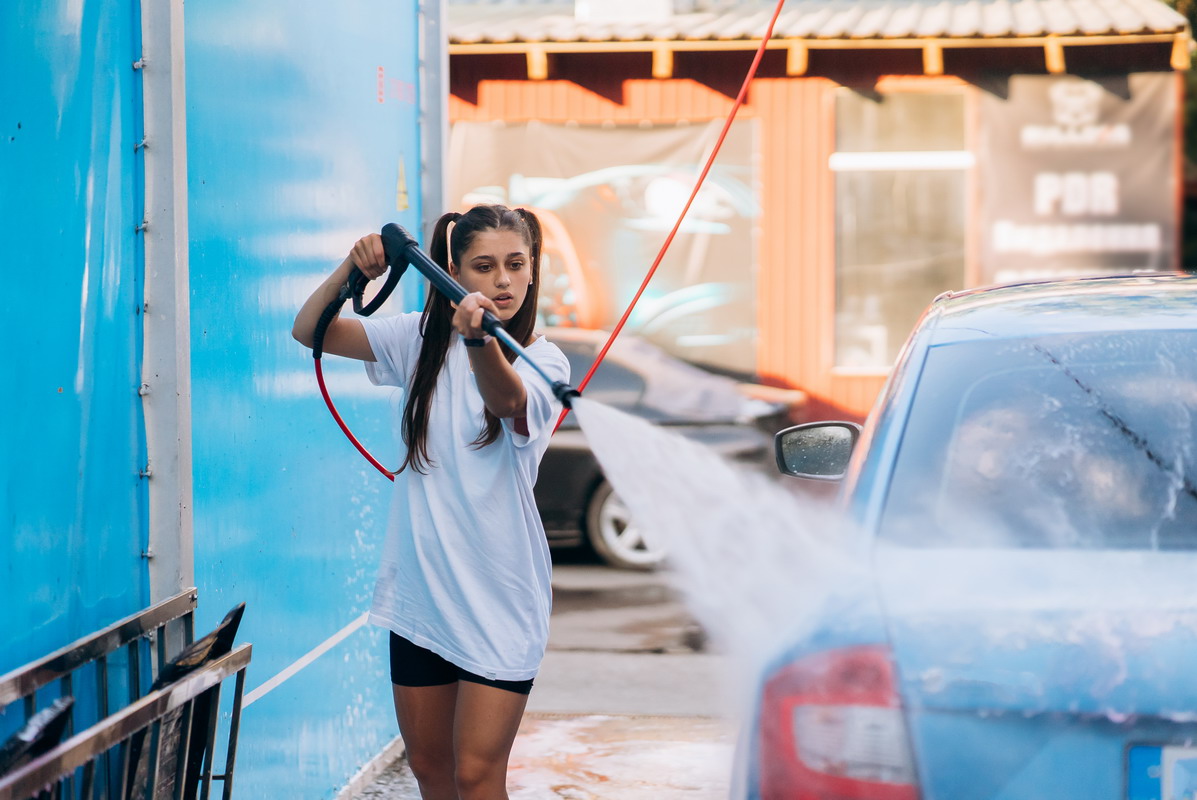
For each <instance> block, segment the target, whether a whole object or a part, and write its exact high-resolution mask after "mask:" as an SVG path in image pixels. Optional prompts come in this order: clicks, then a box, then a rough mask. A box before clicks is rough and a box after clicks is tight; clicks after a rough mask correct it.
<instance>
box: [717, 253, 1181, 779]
mask: <svg viewBox="0 0 1197 800" xmlns="http://www.w3.org/2000/svg"><path fill="white" fill-rule="evenodd" d="M1195 353H1197V278H1194V277H1185V276H1180V275H1167V276H1145V275H1144V276H1132V277H1123V278H1100V279H1076V280H1071V281H1060V282H1043V283H1032V284H1021V285H1011V286H1004V287H996V288H990V289H983V290H973V291H968V292H960V293H949V294H945V295H943V296H941V297H940V298H938V299H937V300H936V301H935V302H934V303H933V304H932V305H931V307H930V309H929V310H928V311H927V313H926V314H925V315H924V316H923V318H922V320H921V321H920V323H919V324H918V326H917V327H916V328H915V330H914V333H913V334H912V336H911V338H910V340H909V341H908V343H907V344H906V347H905V348H904V350H903V353H902V355H901V356H900V357H899V359H898V363H897V365H896V367H895V368H894V371H893V373H892V375H891V377H890V379H889V382H888V383H887V385H886V388H885V390H884V391H883V393H882V396H881V399H880V401H879V403H878V405H877V407H876V409H875V410H874V412H873V414H872V416H871V417H870V418H869V420H868V422H867V424H866V425H865V427H864V429H863V431H861V430H860V428H859V426H856V425H852V424H848V423H836V422H823V423H810V424H808V425H802V426H798V427H796V428H792V429H789V430H786V431H783V432H782V433H781V434H779V435H778V441H777V444H778V463H779V466H780V467H781V468H782V470H783V471H785V472H787V473H789V474H791V475H795V476H797V477H802V478H821V479H824V480H842V487H843V493H842V495H841V500H842V503H843V507H844V510H845V512H846V514H847V517H848V521H849V522H850V523H851V524H850V525H846V526H845V530H843V531H834V530H831V531H819V532H818V533H821V534H824V535H825V536H826V537H836V536H839V537H840V538H834V539H833V541H837V542H841V543H843V544H844V546H845V548H848V547H849V544H848V543H849V542H850V541H851V542H854V543H857V544H859V545H860V547H861V548H862V551H860V552H859V556H858V558H856V559H854V560H853V561H852V563H853V564H858V565H860V567H861V569H860V570H859V572H860V573H861V578H860V580H859V583H860V584H861V585H860V586H859V587H858V588H857V589H855V590H853V588H852V587H853V586H854V585H855V582H854V581H853V580H852V579H851V578H852V575H850V574H849V573H847V572H845V573H844V574H843V575H839V574H836V575H832V576H830V577H829V579H828V582H829V585H832V586H833V587H834V588H835V591H839V592H842V596H839V597H837V596H834V595H832V596H830V597H828V598H827V599H825V600H824V602H823V604H822V606H821V607H819V604H817V603H812V604H811V605H812V608H809V609H799V608H794V609H792V610H791V611H790V613H792V614H794V615H795V616H797V615H799V614H802V613H807V614H810V615H811V616H812V617H814V618H813V619H812V620H810V622H809V624H807V625H805V626H804V627H803V628H802V630H801V633H800V635H798V636H797V637H793V638H790V637H788V636H787V635H786V634H781V633H779V641H777V642H773V643H771V646H770V648H769V649H770V650H771V651H772V653H773V655H772V657H771V658H770V659H769V660H768V663H767V664H766V665H765V666H764V669H763V670H762V673H761V676H760V678H759V681H758V682H757V683H756V686H755V688H756V698H757V700H756V707H755V709H754V712H755V723H754V724H753V725H751V726H749V728H748V730H749V731H750V734H749V736H748V740H749V741H748V742H747V747H746V748H745V749H744V751H742V761H741V764H743V765H744V766H745V769H743V771H742V772H743V775H744V777H745V784H746V785H744V786H740V787H738V788H739V791H738V792H736V793H735V795H734V796H737V797H741V796H745V797H748V798H758V799H760V800H783V799H784V800H818V799H822V798H831V797H835V798H849V797H853V798H866V797H867V798H875V800H932V799H934V800H1043V798H1053V800H1072V799H1074V798H1075V800H1082V799H1083V800H1149V799H1151V800H1162V799H1166V800H1182V798H1191V797H1193V796H1194V794H1193V793H1194V792H1195V791H1197V681H1194V680H1193V669H1194V665H1197V593H1195V592H1194V591H1193V587H1194V583H1195V580H1197V357H1195V355H1194V354H1195ZM799 522H800V521H799V520H795V524H798V523H799ZM849 533H852V534H856V533H859V534H861V536H860V538H859V541H858V539H857V537H856V536H855V535H853V536H851V537H849V536H848V534H849ZM850 552H853V553H858V551H857V550H856V549H855V545H853V549H852V550H851V551H850ZM824 572H826V570H825V571H824ZM853 574H854V573H853ZM791 577H793V580H795V581H797V580H801V578H800V577H797V576H791Z"/></svg>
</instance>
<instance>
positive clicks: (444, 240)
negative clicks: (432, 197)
mask: <svg viewBox="0 0 1197 800" xmlns="http://www.w3.org/2000/svg"><path fill="white" fill-rule="evenodd" d="M459 219H461V214H459V213H457V212H456V211H450V212H449V213H448V214H442V215H441V218H440V219H438V220H437V221H436V224H435V225H433V226H432V239H431V240H430V241H429V243H428V254H429V255H431V256H432V260H433V261H435V262H436V265H437V266H438V267H440V268H441V269H443V270H444V271H445V272H448V271H449V262H450V261H451V260H452V258H451V256H450V253H449V244H450V242H449V225H451V224H452V223H454V222H457V221H458V220H459Z"/></svg>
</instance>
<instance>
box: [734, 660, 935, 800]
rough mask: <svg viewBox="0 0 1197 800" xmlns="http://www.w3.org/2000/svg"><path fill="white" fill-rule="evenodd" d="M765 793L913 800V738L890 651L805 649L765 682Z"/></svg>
mask: <svg viewBox="0 0 1197 800" xmlns="http://www.w3.org/2000/svg"><path fill="white" fill-rule="evenodd" d="M760 719H761V729H760V748H759V751H758V752H759V753H760V763H759V769H760V779H761V783H760V786H761V799H762V800H832V798H834V800H850V799H851V800H916V799H917V798H918V784H917V780H916V776H915V772H914V760H913V758H912V756H911V752H910V739H909V736H908V735H907V733H906V726H905V723H904V721H903V719H902V708H901V704H900V702H899V699H898V691H897V686H896V683H895V681H894V673H893V667H892V665H891V663H890V658H889V650H888V649H887V648H885V647H882V646H869V647H853V648H847V649H843V650H833V651H830V652H827V653H821V654H819V655H815V656H810V657H808V658H804V659H801V660H799V661H796V662H794V663H793V664H790V665H788V666H787V667H785V668H784V669H781V670H779V671H778V672H777V673H775V674H774V675H773V677H772V678H770V679H769V681H768V683H766V684H765V692H764V697H763V699H762V706H761V713H760Z"/></svg>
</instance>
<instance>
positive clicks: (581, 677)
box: [353, 564, 735, 800]
mask: <svg viewBox="0 0 1197 800" xmlns="http://www.w3.org/2000/svg"><path fill="white" fill-rule="evenodd" d="M553 594H554V598H553V618H552V626H551V634H550V639H549V649H548V652H547V653H546V655H545V660H544V663H543V665H542V667H541V671H540V674H539V675H538V676H537V679H536V685H535V687H534V689H533V691H532V695H531V697H530V698H529V703H528V712H527V714H526V715H525V717H524V721H523V724H522V725H521V726H520V732H519V735H518V736H517V738H516V741H515V747H514V749H513V750H512V757H511V764H510V768H509V771H508V776H509V778H508V786H509V792H510V796H511V798H512V800H538V799H539V798H546V799H548V800H558V799H559V798H565V799H566V800H592V798H593V799H597V798H619V799H620V800H625V799H626V800H640V799H641V798H643V799H644V800H648V799H649V798H652V800H675V798H676V800H682V799H683V798H685V799H686V800H688V799H689V798H704V799H705V798H712V800H713V799H714V798H726V797H727V796H728V785H729V782H730V774H731V764H732V755H733V742H734V740H735V725H734V724H733V723H731V722H729V721H727V720H728V719H729V717H730V715H729V714H728V713H727V712H728V708H729V704H728V703H727V701H726V700H725V696H724V691H723V690H724V685H723V680H724V679H723V673H722V667H723V657H722V656H721V655H719V654H716V653H711V652H707V643H706V641H705V637H704V636H703V633H702V631H701V630H700V629H699V628H698V627H697V626H696V625H695V624H694V622H693V620H692V619H691V617H690V616H689V614H688V613H687V612H686V610H685V607H684V606H683V605H682V604H681V602H680V601H679V600H678V598H677V596H676V594H675V593H674V592H673V590H672V589H671V588H670V587H669V585H668V581H667V579H666V577H665V576H663V575H660V574H654V573H637V572H624V571H619V570H612V569H608V568H606V567H602V566H599V565H587V564H578V565H569V564H567V565H560V564H559V565H557V566H556V567H555V568H554V574H553ZM419 797H420V794H419V791H418V789H417V788H416V784H415V781H414V779H413V778H412V776H411V772H410V770H408V768H407V764H406V761H405V760H403V759H400V760H399V761H397V762H395V763H394V764H393V765H391V766H390V767H389V768H388V769H387V770H386V771H385V772H383V773H382V774H381V775H380V776H379V777H377V778H376V779H374V780H373V781H372V782H371V783H370V785H369V786H367V787H365V788H364V789H363V790H362V791H360V792H358V793H357V794H355V795H353V798H354V800H419Z"/></svg>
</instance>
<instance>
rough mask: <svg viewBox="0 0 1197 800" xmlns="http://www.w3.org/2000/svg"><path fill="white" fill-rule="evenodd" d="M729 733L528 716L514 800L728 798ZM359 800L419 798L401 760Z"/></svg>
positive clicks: (705, 726)
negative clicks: (545, 799) (551, 799)
mask: <svg viewBox="0 0 1197 800" xmlns="http://www.w3.org/2000/svg"><path fill="white" fill-rule="evenodd" d="M732 741H733V733H732V731H730V730H729V729H728V727H727V726H726V725H725V724H724V723H721V722H719V721H718V720H715V719H710V718H702V717H688V718H682V717H646V716H631V715H627V716H622V715H621V716H612V715H572V714H529V715H527V716H526V717H525V718H524V722H523V724H522V725H521V726H520V732H519V736H518V737H517V738H516V741H515V748H514V749H513V751H512V754H511V765H510V768H509V770H508V791H509V794H510V796H511V800H540V799H541V798H553V799H554V800H556V799H558V798H563V799H564V800H600V799H606V798H619V800H668V799H670V798H677V799H678V800H681V799H682V798H686V799H687V800H689V798H693V799H694V800H700V799H701V800H708V799H709V800H715V798H726V797H727V793H728V770H727V766H726V765H727V764H728V763H729V762H730V759H731V748H732ZM357 797H358V798H359V800H419V797H420V793H419V791H418V789H417V788H416V783H415V780H414V779H413V778H412V776H411V771H410V770H408V769H407V763H406V762H405V761H402V760H401V761H399V762H398V763H396V764H395V765H394V766H392V767H391V768H390V769H389V770H387V771H386V772H385V773H384V774H383V775H382V776H380V777H379V778H378V779H377V780H376V781H375V782H374V783H373V784H372V785H371V786H370V788H368V789H367V790H365V791H364V792H362V793H361V794H359V795H358V796H357Z"/></svg>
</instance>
